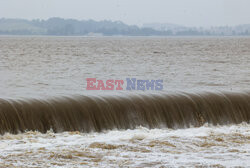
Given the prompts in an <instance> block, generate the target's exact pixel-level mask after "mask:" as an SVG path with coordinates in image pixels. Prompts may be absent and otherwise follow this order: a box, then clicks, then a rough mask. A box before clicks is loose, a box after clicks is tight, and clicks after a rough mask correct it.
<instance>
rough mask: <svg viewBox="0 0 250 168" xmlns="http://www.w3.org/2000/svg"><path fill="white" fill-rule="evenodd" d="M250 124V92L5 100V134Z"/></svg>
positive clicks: (0, 124)
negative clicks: (138, 127)
mask: <svg viewBox="0 0 250 168" xmlns="http://www.w3.org/2000/svg"><path fill="white" fill-rule="evenodd" d="M249 121H250V93H177V94H149V95H126V96H100V97H97V96H74V97H60V98H53V99H48V100H40V99H29V100H9V99H8V100H6V99H0V133H1V134H4V133H6V132H9V133H13V134H16V133H20V132H25V131H40V132H42V133H46V132H47V131H48V130H53V131H54V132H63V131H81V132H92V131H95V132H101V131H104V130H110V129H134V128H136V127H137V126H144V127H148V128H163V127H164V128H173V129H178V128H188V127H199V126H202V125H203V124H204V123H208V124H212V125H224V124H239V123H242V122H247V123H249Z"/></svg>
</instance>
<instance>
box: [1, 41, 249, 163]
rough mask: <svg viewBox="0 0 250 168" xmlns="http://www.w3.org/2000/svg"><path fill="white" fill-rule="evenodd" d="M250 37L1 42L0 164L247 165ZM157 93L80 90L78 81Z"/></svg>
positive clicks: (84, 83) (81, 85)
mask: <svg viewBox="0 0 250 168" xmlns="http://www.w3.org/2000/svg"><path fill="white" fill-rule="evenodd" d="M249 46H250V39H249V38H143V37H141V38H125V37H123V38H120V37H112V38H87V37H67V38H66V37H0V84H1V88H0V94H1V99H0V133H1V135H0V139H1V141H0V150H1V153H0V166H2V167H8V166H9V167H16V166H23V167H60V166H62V167H117V166H120V167H179V166H183V167H237V166H241V167H250V161H249V160H250V127H249V121H250V91H249V83H250V79H248V76H249V75H250V69H249V67H250V57H249V55H250V48H249ZM127 77H130V78H131V77H134V78H137V79H143V80H144V79H149V80H155V79H162V80H163V81H164V84H163V85H164V90H163V91H119V92H118V91H87V90H86V83H87V82H86V78H97V79H102V80H106V79H123V80H124V79H126V78H127Z"/></svg>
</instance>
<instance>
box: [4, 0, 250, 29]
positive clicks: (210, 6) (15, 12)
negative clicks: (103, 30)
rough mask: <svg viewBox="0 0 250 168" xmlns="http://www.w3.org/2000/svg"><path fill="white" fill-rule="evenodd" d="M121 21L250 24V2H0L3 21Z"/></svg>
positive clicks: (44, 0) (246, 0)
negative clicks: (61, 19)
mask: <svg viewBox="0 0 250 168" xmlns="http://www.w3.org/2000/svg"><path fill="white" fill-rule="evenodd" d="M3 17H5V18H25V19H36V18H41V19H47V18H49V17H63V18H74V19H80V20H87V19H94V20H104V19H108V20H121V21H123V22H125V23H127V24H137V25H142V24H143V23H151V22H159V23H175V24H181V25H186V26H218V25H237V24H243V23H250V0H0V18H3Z"/></svg>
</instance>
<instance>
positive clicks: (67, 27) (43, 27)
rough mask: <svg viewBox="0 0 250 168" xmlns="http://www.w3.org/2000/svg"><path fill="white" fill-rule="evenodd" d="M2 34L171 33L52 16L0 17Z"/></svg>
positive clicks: (107, 22)
mask: <svg viewBox="0 0 250 168" xmlns="http://www.w3.org/2000/svg"><path fill="white" fill-rule="evenodd" d="M0 34H2V35H3V34H4V35H56V36H81V35H82V36H84V35H104V36H112V35H124V36H152V35H156V36H160V35H171V34H168V32H166V31H157V30H154V29H152V28H139V27H137V26H129V25H126V24H124V23H122V22H120V21H116V22H112V21H106V20H104V21H99V22H97V21H94V20H87V21H84V20H83V21H79V20H74V19H62V18H50V19H48V20H32V21H28V20H23V19H0Z"/></svg>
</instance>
